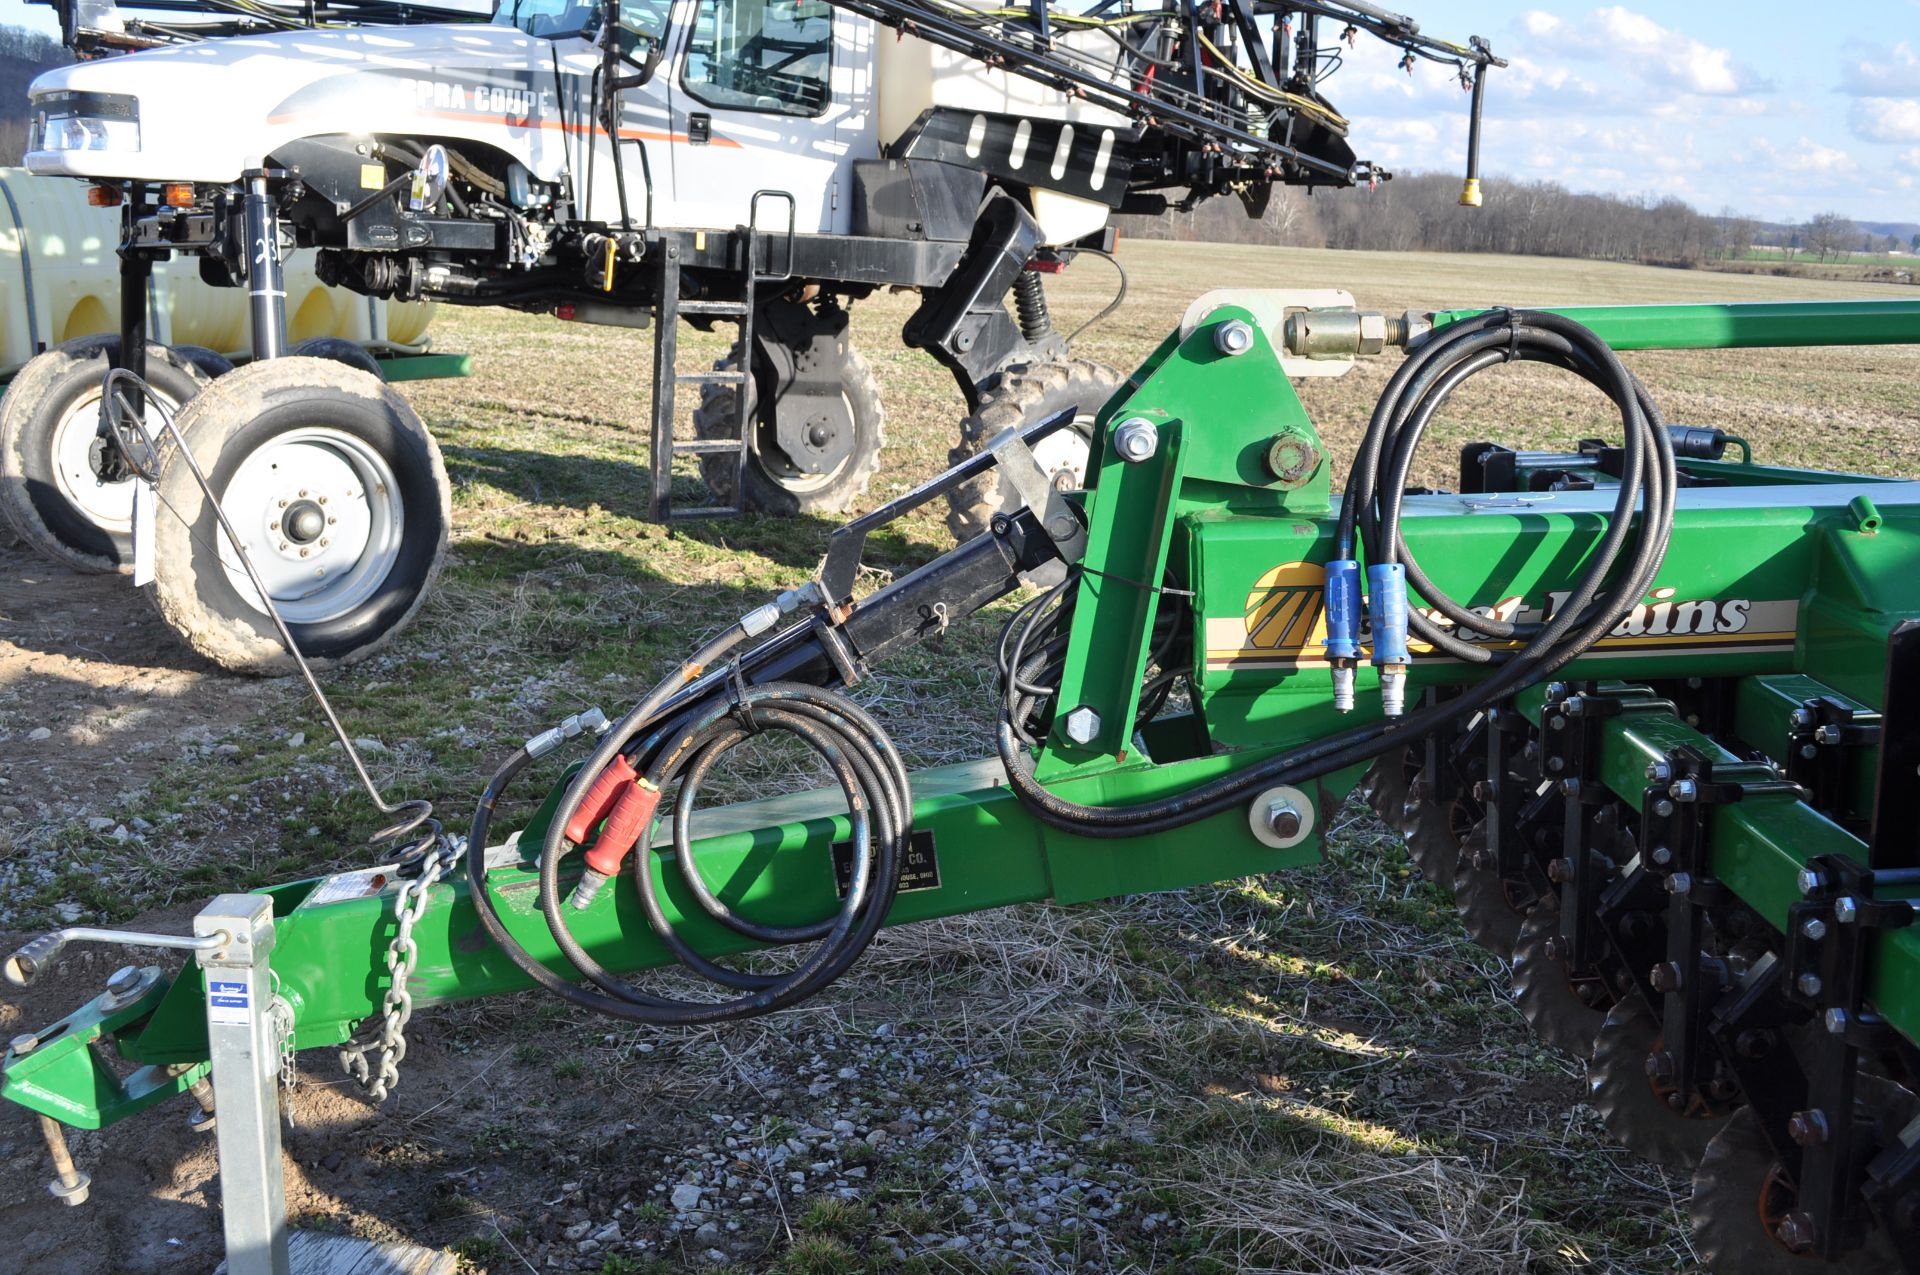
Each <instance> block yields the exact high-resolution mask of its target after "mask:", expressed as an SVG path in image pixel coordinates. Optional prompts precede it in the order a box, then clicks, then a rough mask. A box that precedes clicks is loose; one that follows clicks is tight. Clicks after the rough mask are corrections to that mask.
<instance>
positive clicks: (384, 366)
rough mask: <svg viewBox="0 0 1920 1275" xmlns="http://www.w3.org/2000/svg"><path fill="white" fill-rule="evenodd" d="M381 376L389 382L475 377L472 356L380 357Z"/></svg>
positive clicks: (415, 355)
mask: <svg viewBox="0 0 1920 1275" xmlns="http://www.w3.org/2000/svg"><path fill="white" fill-rule="evenodd" d="M380 374H381V375H382V376H384V377H386V378H387V380H388V381H389V382H398V381H433V380H443V379H453V378H458V377H463V376H472V375H473V356H472V355H471V354H388V355H381V356H380Z"/></svg>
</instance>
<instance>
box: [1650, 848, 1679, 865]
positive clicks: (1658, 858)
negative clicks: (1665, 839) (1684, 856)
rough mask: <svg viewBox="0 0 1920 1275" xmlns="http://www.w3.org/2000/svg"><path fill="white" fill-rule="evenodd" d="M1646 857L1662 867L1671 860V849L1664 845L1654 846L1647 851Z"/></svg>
mask: <svg viewBox="0 0 1920 1275" xmlns="http://www.w3.org/2000/svg"><path fill="white" fill-rule="evenodd" d="M1647 857H1648V858H1649V859H1652V860H1653V861H1654V862H1655V863H1657V864H1659V865H1660V866H1661V867H1663V868H1664V867H1666V866H1667V865H1668V864H1669V863H1672V862H1673V851H1672V850H1670V849H1668V848H1667V847H1666V846H1655V847H1654V848H1653V849H1652V850H1651V851H1650V852H1648V854H1647Z"/></svg>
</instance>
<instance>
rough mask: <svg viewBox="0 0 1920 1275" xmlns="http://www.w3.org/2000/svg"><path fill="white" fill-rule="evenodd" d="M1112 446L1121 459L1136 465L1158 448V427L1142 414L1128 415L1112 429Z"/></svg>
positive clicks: (1149, 456)
mask: <svg viewBox="0 0 1920 1275" xmlns="http://www.w3.org/2000/svg"><path fill="white" fill-rule="evenodd" d="M1113 447H1114V450H1115V451H1117V452H1119V453H1120V457H1121V459H1122V460H1126V461H1130V462H1132V463H1134V464H1136V465H1137V464H1139V463H1140V462H1141V461H1143V460H1148V459H1150V458H1151V457H1152V456H1153V454H1154V453H1155V452H1157V451H1159V450H1160V429H1159V427H1158V426H1157V425H1155V424H1154V423H1153V422H1152V421H1150V420H1148V419H1147V418H1146V417H1144V416H1132V417H1128V418H1127V419H1126V420H1124V421H1121V422H1120V424H1119V427H1118V428H1116V429H1115V430H1114V431H1113Z"/></svg>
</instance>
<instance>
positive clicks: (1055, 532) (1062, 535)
mask: <svg viewBox="0 0 1920 1275" xmlns="http://www.w3.org/2000/svg"><path fill="white" fill-rule="evenodd" d="M1079 529H1080V524H1079V523H1078V522H1076V521H1074V519H1073V516H1072V515H1071V514H1060V515H1058V516H1056V517H1055V518H1054V519H1053V520H1052V521H1050V522H1049V523H1047V534H1048V535H1050V536H1052V537H1053V538H1054V539H1055V540H1071V539H1073V533H1074V532H1075V531H1078V530H1079ZM321 543H323V544H324V543H326V542H325V541H322V542H321Z"/></svg>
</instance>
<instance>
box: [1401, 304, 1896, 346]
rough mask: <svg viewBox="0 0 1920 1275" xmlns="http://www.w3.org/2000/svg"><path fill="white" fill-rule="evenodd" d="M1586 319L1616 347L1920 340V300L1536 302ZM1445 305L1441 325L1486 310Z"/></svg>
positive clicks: (1437, 320)
mask: <svg viewBox="0 0 1920 1275" xmlns="http://www.w3.org/2000/svg"><path fill="white" fill-rule="evenodd" d="M1528 308H1530V309H1540V310H1544V311H1546V312H1547V313H1549V314H1559V315H1564V316H1566V317H1567V318H1569V319H1572V320H1574V321H1575V322H1576V323H1583V324H1585V325H1586V326H1587V327H1590V328H1592V329H1593V330H1594V331H1595V332H1597V333H1598V334H1599V335H1600V339H1601V340H1603V341H1605V342H1606V343H1607V344H1608V345H1610V346H1612V347H1613V348H1614V349H1616V350H1734V349H1749V348H1753V347H1756V346H1817V345H1916V344H1920V301H1738V302H1728V303H1726V304H1721V305H1598V306H1594V305H1582V306H1537V307H1528ZM1486 313H1488V311H1487V310H1486V309H1484V308H1483V309H1474V310H1438V311H1435V312H1434V315H1433V326H1434V328H1435V329H1436V330H1438V329H1440V328H1444V327H1447V326H1449V325H1450V324H1454V323H1459V322H1461V321H1462V320H1465V319H1471V318H1475V317H1477V316H1479V315H1482V314H1486Z"/></svg>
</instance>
